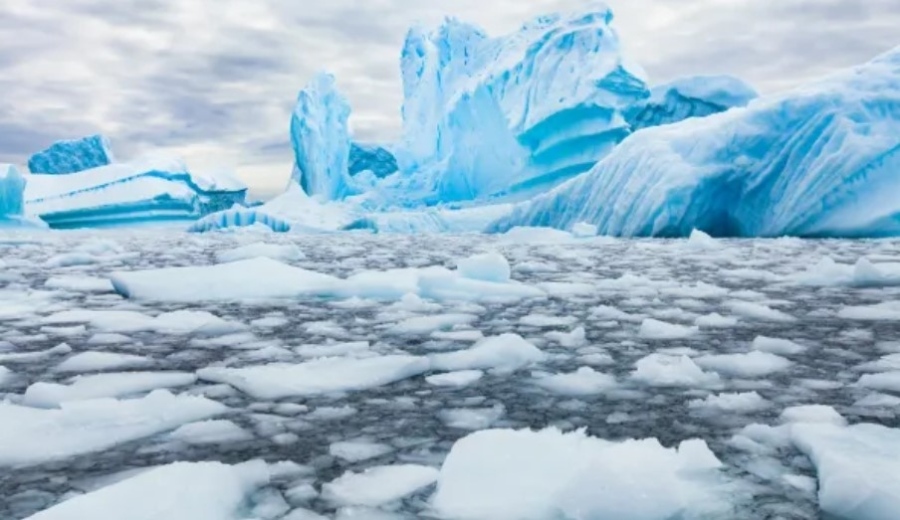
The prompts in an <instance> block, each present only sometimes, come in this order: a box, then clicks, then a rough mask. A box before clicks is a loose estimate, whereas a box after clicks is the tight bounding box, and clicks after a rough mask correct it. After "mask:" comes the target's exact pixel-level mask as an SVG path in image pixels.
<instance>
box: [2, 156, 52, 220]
mask: <svg viewBox="0 0 900 520" xmlns="http://www.w3.org/2000/svg"><path fill="white" fill-rule="evenodd" d="M25 185H26V181H25V177H23V176H22V174H21V173H19V170H18V169H17V168H16V167H15V166H13V165H11V164H0V228H4V227H20V226H23V227H45V226H46V225H45V224H44V223H43V222H42V221H40V220H39V219H35V218H29V217H26V216H25Z"/></svg>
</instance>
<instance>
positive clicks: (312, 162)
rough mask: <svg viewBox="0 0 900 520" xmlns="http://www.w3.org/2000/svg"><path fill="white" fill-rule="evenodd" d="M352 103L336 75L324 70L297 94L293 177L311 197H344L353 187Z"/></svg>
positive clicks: (293, 123)
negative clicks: (350, 120) (340, 90)
mask: <svg viewBox="0 0 900 520" xmlns="http://www.w3.org/2000/svg"><path fill="white" fill-rule="evenodd" d="M349 117H350V104H349V103H348V102H347V100H346V99H345V98H344V97H343V96H342V95H341V94H340V93H339V92H338V91H337V86H336V85H335V79H334V76H332V75H331V74H326V73H320V74H318V75H316V76H315V77H314V78H313V79H312V81H311V82H310V83H309V85H307V86H306V87H305V88H304V89H303V90H301V91H300V94H299V95H298V96H297V104H296V106H295V107H294V111H293V113H292V114H291V145H292V146H293V149H294V171H293V174H292V176H291V178H292V180H293V181H294V182H296V183H298V184H299V185H300V187H302V188H303V191H305V192H306V193H307V195H310V196H320V197H322V198H324V199H325V200H336V199H341V198H343V197H345V196H347V195H349V194H351V193H352V190H351V188H350V183H351V180H350V173H349V159H350V134H349V131H348V127H347V120H348V118H349Z"/></svg>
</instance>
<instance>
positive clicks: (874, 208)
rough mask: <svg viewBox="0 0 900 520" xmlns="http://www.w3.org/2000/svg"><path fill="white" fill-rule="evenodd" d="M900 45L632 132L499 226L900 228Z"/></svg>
mask: <svg viewBox="0 0 900 520" xmlns="http://www.w3.org/2000/svg"><path fill="white" fill-rule="evenodd" d="M898 172H900V48H896V49H894V50H892V51H890V52H888V53H886V54H884V55H882V56H880V57H878V58H876V59H875V60H873V61H871V62H870V63H868V64H865V65H862V66H859V67H856V68H853V69H850V70H848V71H844V72H841V73H837V74H834V75H832V76H830V77H827V78H825V79H822V80H820V81H817V82H814V83H811V84H809V85H806V86H804V87H801V88H798V89H796V90H793V91H790V92H787V93H784V94H780V95H777V96H773V97H770V98H761V99H758V100H756V101H754V102H753V103H751V104H750V105H749V106H747V107H745V108H736V109H732V110H728V111H726V112H723V113H721V114H716V115H712V116H709V117H706V118H693V119H688V120H685V121H682V122H680V123H676V124H672V125H666V126H660V127H656V128H648V129H644V130H641V131H639V132H635V133H634V134H633V135H631V136H630V137H629V138H628V139H626V140H625V141H624V142H623V143H621V144H620V145H619V146H618V147H617V148H616V149H615V150H614V151H613V152H612V154H610V155H609V156H608V157H606V158H605V159H604V160H603V161H601V162H600V163H598V164H597V165H596V166H595V167H594V168H593V169H592V170H591V172H590V173H587V174H585V175H583V176H581V177H579V178H577V179H574V180H572V181H571V182H569V183H566V184H565V185H563V186H560V187H558V188H557V189H555V190H553V191H552V192H550V193H547V194H544V195H542V196H540V197H538V198H536V199H535V200H533V201H531V202H527V203H523V204H522V205H520V206H519V207H518V208H517V209H516V210H515V211H514V212H513V213H512V214H511V215H510V216H508V217H504V218H502V219H500V220H499V221H497V222H495V223H494V224H492V225H491V226H490V227H489V229H490V230H492V231H504V230H507V229H510V228H512V227H514V226H522V225H532V226H552V227H558V228H569V227H571V226H572V225H574V224H576V223H578V222H588V223H591V224H595V225H597V226H598V230H599V232H600V233H603V234H607V235H621V236H687V235H688V234H689V233H690V232H691V230H692V229H694V228H697V229H702V230H704V231H706V232H707V233H710V234H712V235H719V236H779V235H796V236H807V237H815V236H844V237H879V236H896V235H900V199H898V198H897V196H896V194H897V193H898V191H900V175H898Z"/></svg>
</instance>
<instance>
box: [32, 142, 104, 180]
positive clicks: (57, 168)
mask: <svg viewBox="0 0 900 520" xmlns="http://www.w3.org/2000/svg"><path fill="white" fill-rule="evenodd" d="M113 160H114V159H113V154H112V151H110V147H109V141H107V140H106V138H105V137H103V136H102V135H92V136H88V137H84V138H81V139H74V140H71V141H58V142H56V143H53V145H51V146H50V147H49V148H47V149H46V150H42V151H40V152H38V153H36V154H34V155H32V156H31V158H30V159H29V160H28V169H29V171H31V173H47V174H56V175H61V174H66V173H75V172H80V171H82V170H88V169H91V168H96V167H98V166H106V165H107V164H110V163H112V162H113Z"/></svg>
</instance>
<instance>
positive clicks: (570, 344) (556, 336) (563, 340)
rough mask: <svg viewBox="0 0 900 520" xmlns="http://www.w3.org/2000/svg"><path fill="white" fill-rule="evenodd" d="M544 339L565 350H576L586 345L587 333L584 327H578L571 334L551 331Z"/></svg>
mask: <svg viewBox="0 0 900 520" xmlns="http://www.w3.org/2000/svg"><path fill="white" fill-rule="evenodd" d="M545 336H546V338H547V339H549V340H551V341H555V342H557V343H559V344H560V346H563V347H566V348H577V347H582V346H584V345H586V344H587V333H586V332H585V330H584V327H578V328H576V329H574V330H573V331H572V332H559V331H552V332H548V333H547V334H545Z"/></svg>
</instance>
